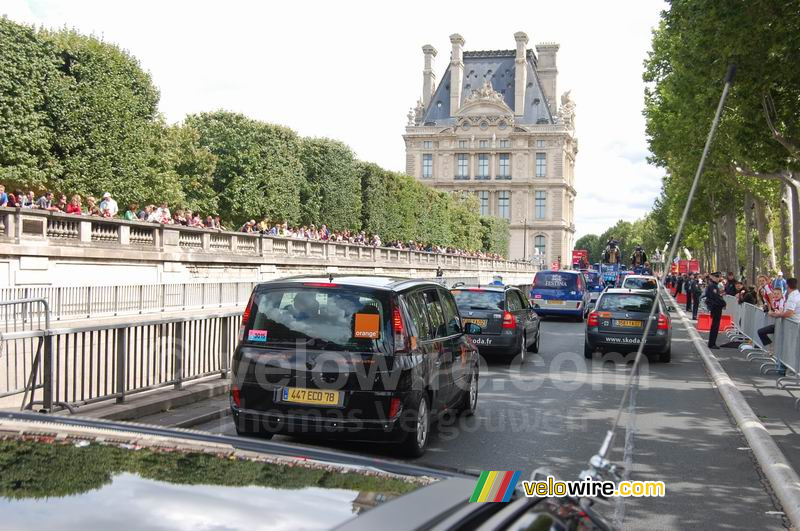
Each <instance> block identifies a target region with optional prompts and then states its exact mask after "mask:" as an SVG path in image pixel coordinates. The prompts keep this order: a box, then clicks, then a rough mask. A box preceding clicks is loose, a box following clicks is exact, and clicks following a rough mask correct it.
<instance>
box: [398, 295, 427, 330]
mask: <svg viewBox="0 0 800 531" xmlns="http://www.w3.org/2000/svg"><path fill="white" fill-rule="evenodd" d="M403 298H404V299H405V301H406V306H408V313H409V315H410V316H411V321H412V323H413V324H414V328H416V332H417V337H418V338H419V339H420V340H422V341H425V340H426V339H432V336H431V326H430V324H429V323H428V316H427V314H426V312H425V301H424V298H423V296H422V292H420V291H416V292H413V293H409V294H407V295H405V296H404V297H403Z"/></svg>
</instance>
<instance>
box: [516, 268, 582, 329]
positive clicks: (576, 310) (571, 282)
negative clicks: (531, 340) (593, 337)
mask: <svg viewBox="0 0 800 531" xmlns="http://www.w3.org/2000/svg"><path fill="white" fill-rule="evenodd" d="M530 300H531V303H532V304H533V307H534V309H535V310H536V313H537V314H539V315H542V316H545V315H562V316H566V317H573V318H575V319H576V320H577V321H583V318H584V316H585V315H586V313H587V310H588V308H589V300H590V293H589V290H588V286H587V282H586V277H585V276H584V274H583V273H582V272H580V271H539V272H538V273H536V275H535V276H534V277H533V285H532V287H531V295H530Z"/></svg>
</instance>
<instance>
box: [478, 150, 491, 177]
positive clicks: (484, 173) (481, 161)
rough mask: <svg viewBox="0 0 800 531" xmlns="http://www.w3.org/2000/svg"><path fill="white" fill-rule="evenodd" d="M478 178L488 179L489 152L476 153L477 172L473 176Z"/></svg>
mask: <svg viewBox="0 0 800 531" xmlns="http://www.w3.org/2000/svg"><path fill="white" fill-rule="evenodd" d="M475 177H476V178H478V179H488V178H489V154H488V153H479V154H478V173H477V175H476V176H475Z"/></svg>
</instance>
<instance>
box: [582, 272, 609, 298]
mask: <svg viewBox="0 0 800 531" xmlns="http://www.w3.org/2000/svg"><path fill="white" fill-rule="evenodd" d="M583 275H584V276H585V277H586V285H587V289H588V290H589V302H590V303H591V304H594V303H595V302H597V298H598V297H599V296H600V294H601V293H602V292H603V290H604V289H606V284H605V282H603V276H602V275H601V274H600V272H599V271H593V270H589V271H585V272H584V273H583Z"/></svg>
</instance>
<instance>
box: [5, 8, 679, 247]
mask: <svg viewBox="0 0 800 531" xmlns="http://www.w3.org/2000/svg"><path fill="white" fill-rule="evenodd" d="M665 8H666V4H665V3H664V2H663V1H661V0H607V1H605V2H597V1H591V0H585V1H583V0H561V1H558V2H554V1H547V2H544V1H541V0H527V1H514V0H511V1H508V2H504V3H502V4H492V3H487V2H485V1H473V0H461V1H459V2H450V1H430V0H428V1H416V0H405V1H403V2H374V1H372V2H368V1H349V0H339V1H337V2H330V1H311V0H294V1H292V2H266V1H262V2H257V1H237V0H229V1H226V2H220V1H218V2H208V1H204V0H193V1H182V0H171V1H165V0H160V1H152V0H136V1H130V0H115V1H108V0H100V1H96V0H35V1H33V0H31V1H26V0H0V14H5V15H7V16H8V17H9V18H10V19H12V20H14V21H17V22H25V23H29V24H36V25H37V26H45V27H51V28H53V27H55V28H60V27H64V26H66V27H71V28H75V29H77V30H79V31H80V32H82V33H86V34H93V35H95V36H98V37H101V38H102V39H104V40H106V41H109V42H113V43H116V44H117V45H119V46H120V47H122V48H123V49H126V50H128V51H129V52H130V53H131V54H132V55H134V56H135V57H136V58H137V59H138V60H139V61H140V62H141V65H142V67H143V68H144V69H145V70H147V71H149V72H150V73H151V75H152V77H153V81H154V83H155V84H156V85H157V86H158V87H159V88H160V91H161V103H160V109H161V112H162V113H163V114H164V115H165V116H166V118H167V120H168V121H170V122H178V121H180V120H182V119H183V117H184V116H186V115H187V114H191V113H198V112H203V111H213V110H218V109H225V110H230V111H235V112H241V113H244V114H246V115H248V116H250V117H252V118H256V119H259V120H264V121H269V122H273V123H278V124H282V125H286V126H289V127H291V128H292V129H294V130H295V131H297V132H298V133H300V134H301V135H304V136H322V137H329V138H335V139H337V140H341V141H343V142H345V143H347V144H348V145H350V147H351V148H353V150H354V151H355V152H356V154H357V156H358V157H359V158H360V159H362V160H367V161H371V162H376V163H378V164H380V165H381V166H383V167H385V168H387V169H391V170H395V171H403V170H404V168H405V147H404V144H403V139H402V134H403V133H404V129H405V124H406V121H407V118H406V114H407V113H408V109H409V107H411V106H413V105H414V104H415V102H416V100H417V99H418V98H419V97H420V96H421V93H422V68H423V55H422V49H421V48H422V46H423V45H425V44H432V45H433V46H434V47H435V48H436V49H437V50H438V51H439V54H438V56H437V57H436V59H435V62H434V68H435V70H436V73H437V79H441V77H442V74H443V73H444V70H445V68H446V67H447V63H448V61H449V50H450V41H449V36H450V35H451V34H452V33H459V34H461V35H462V36H463V37H464V39H465V40H466V44H465V49H466V50H496V49H513V48H515V42H514V33H515V32H516V31H524V32H525V33H527V34H528V37H529V39H530V42H529V44H528V45H529V47H533V46H534V45H535V44H536V43H539V42H558V43H559V44H560V45H561V48H560V51H559V54H558V70H559V78H558V92H559V94H561V93H562V92H563V91H565V90H571V91H572V93H571V96H572V98H573V100H574V101H575V102H576V105H577V109H576V135H577V137H578V141H579V153H578V157H577V162H576V188H577V191H578V196H577V199H576V212H575V217H576V227H577V234H576V237H580V236H582V235H584V234H587V233H596V234H599V233H601V232H602V231H604V230H605V229H606V228H608V227H609V226H611V225H613V224H614V223H616V222H617V221H618V220H619V219H624V220H626V221H634V220H635V219H637V218H639V217H642V216H643V215H645V214H646V213H647V212H648V211H649V210H650V208H651V207H652V204H653V200H654V199H655V198H656V197H657V195H658V193H659V190H660V188H661V176H662V175H663V171H662V170H661V169H659V168H656V167H653V166H651V165H649V164H648V163H647V156H648V151H647V141H646V137H645V131H644V129H645V123H644V117H643V116H642V107H643V98H644V93H643V91H644V83H643V81H642V70H643V61H644V60H645V58H646V56H647V52H648V50H649V49H650V39H651V34H652V30H653V28H654V27H655V26H656V25H657V24H658V18H659V13H660V11H661V10H662V9H665Z"/></svg>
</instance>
